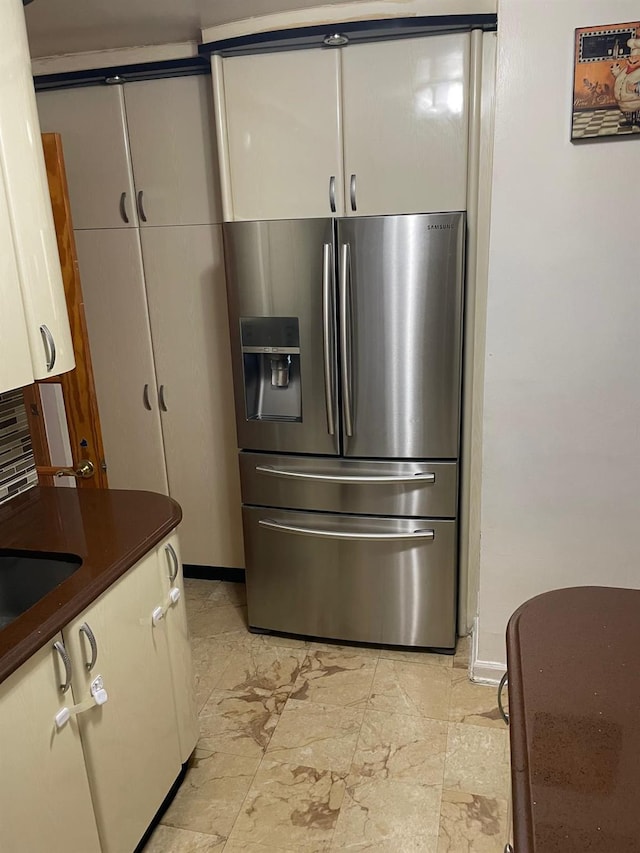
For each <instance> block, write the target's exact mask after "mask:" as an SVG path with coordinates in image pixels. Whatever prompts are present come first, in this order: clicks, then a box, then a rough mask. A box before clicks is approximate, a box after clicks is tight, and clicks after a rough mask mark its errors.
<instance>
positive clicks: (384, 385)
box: [337, 213, 465, 459]
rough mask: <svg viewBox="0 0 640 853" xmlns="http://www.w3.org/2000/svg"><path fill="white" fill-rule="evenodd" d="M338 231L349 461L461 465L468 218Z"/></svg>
mask: <svg viewBox="0 0 640 853" xmlns="http://www.w3.org/2000/svg"><path fill="white" fill-rule="evenodd" d="M337 227H338V231H337V253H338V261H339V315H340V334H339V339H340V348H341V362H340V375H341V380H342V421H343V435H344V453H345V455H346V456H357V457H365V458H366V457H377V458H396V459H403V458H404V459H455V458H457V456H458V447H459V433H460V426H459V420H460V384H461V343H462V302H463V269H464V238H465V215H464V213H443V214H428V215H423V214H416V215H408V216H371V217H360V218H356V217H354V218H349V219H340V220H338V225H337Z"/></svg>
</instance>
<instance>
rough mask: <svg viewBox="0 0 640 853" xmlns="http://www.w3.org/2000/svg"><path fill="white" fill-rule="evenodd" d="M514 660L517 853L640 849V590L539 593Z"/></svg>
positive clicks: (512, 642) (524, 613)
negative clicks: (639, 766)
mask: <svg viewBox="0 0 640 853" xmlns="http://www.w3.org/2000/svg"><path fill="white" fill-rule="evenodd" d="M507 659H508V668H509V712H510V739H511V780H512V795H513V816H514V842H515V845H514V846H515V850H516V853H534V851H535V853H560V851H562V853H614V851H615V853H632V851H633V853H638V851H640V807H639V805H638V804H639V803H640V775H639V773H638V764H639V762H640V590H635V589H612V588H609V587H577V588H573V589H561V590H557V591H554V592H549V593H545V594H544V595H540V596H538V597H537V598H533V599H531V601H528V602H527V603H526V604H523V605H522V607H520V608H519V609H518V610H517V611H516V612H515V613H514V614H513V616H512V617H511V620H510V621H509V625H508V628H507Z"/></svg>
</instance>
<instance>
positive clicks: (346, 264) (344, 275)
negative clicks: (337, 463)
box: [340, 243, 353, 438]
mask: <svg viewBox="0 0 640 853" xmlns="http://www.w3.org/2000/svg"><path fill="white" fill-rule="evenodd" d="M340 296H341V299H340V347H341V349H342V353H341V362H342V364H341V367H342V409H343V414H344V430H345V433H346V435H347V437H348V438H351V436H352V435H353V410H352V406H351V311H350V309H351V254H350V247H349V244H348V243H344V244H343V246H342V253H341V264H340Z"/></svg>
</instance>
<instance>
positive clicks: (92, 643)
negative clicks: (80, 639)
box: [79, 622, 98, 672]
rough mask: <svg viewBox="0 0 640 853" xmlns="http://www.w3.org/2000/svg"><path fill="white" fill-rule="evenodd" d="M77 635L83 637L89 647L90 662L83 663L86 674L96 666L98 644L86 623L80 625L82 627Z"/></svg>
mask: <svg viewBox="0 0 640 853" xmlns="http://www.w3.org/2000/svg"><path fill="white" fill-rule="evenodd" d="M79 633H80V634H84V635H85V637H86V638H87V640H89V645H90V646H91V660H90V661H85V663H84V665H85V666H86V668H87V672H91V670H92V669H93V668H94V666H95V665H96V661H97V660H98V643H97V642H96V637H95V634H94V633H93V631H92V630H91V628H90V627H89V623H88V622H83V623H82V625H81V626H80V630H79Z"/></svg>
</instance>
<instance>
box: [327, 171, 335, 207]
mask: <svg viewBox="0 0 640 853" xmlns="http://www.w3.org/2000/svg"><path fill="white" fill-rule="evenodd" d="M329 207H330V208H331V213H335V212H336V176H335V175H331V177H330V178H329Z"/></svg>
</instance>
